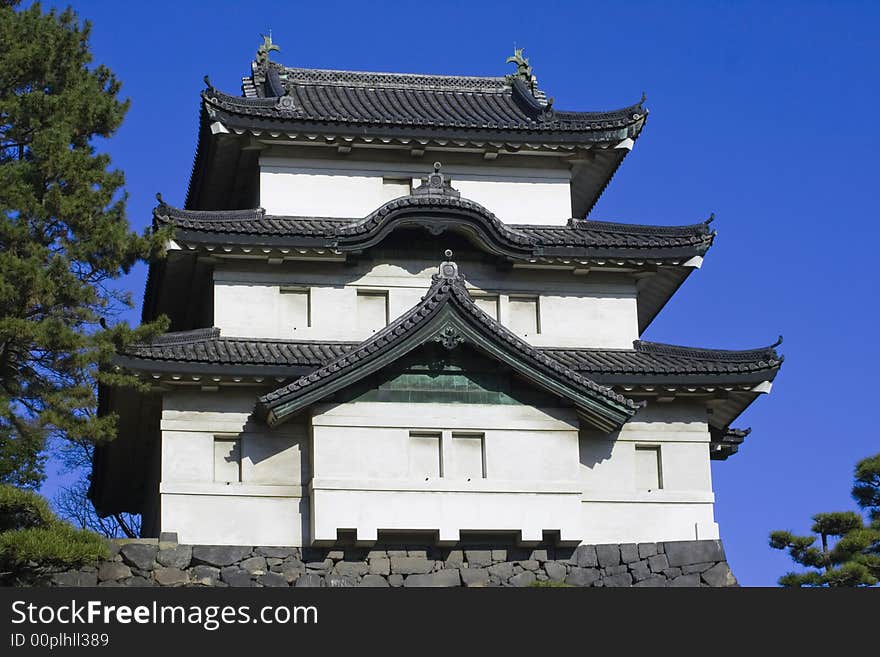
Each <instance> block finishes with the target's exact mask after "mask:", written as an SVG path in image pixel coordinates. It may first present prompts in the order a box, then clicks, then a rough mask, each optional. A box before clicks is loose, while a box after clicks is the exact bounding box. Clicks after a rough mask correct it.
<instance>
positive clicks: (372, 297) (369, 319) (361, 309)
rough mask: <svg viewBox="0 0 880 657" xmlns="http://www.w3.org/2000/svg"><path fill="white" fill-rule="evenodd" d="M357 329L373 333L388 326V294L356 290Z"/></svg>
mask: <svg viewBox="0 0 880 657" xmlns="http://www.w3.org/2000/svg"><path fill="white" fill-rule="evenodd" d="M357 322H358V327H359V328H362V329H369V330H370V331H372V332H373V333H375V332H376V331H378V330H380V329H382V328H384V327H385V326H386V325H387V324H388V293H387V292H384V291H374V290H358V293H357Z"/></svg>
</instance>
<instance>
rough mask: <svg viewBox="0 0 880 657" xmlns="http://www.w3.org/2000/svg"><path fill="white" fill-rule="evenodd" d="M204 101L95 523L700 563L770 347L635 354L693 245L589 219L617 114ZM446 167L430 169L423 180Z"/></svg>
mask: <svg viewBox="0 0 880 657" xmlns="http://www.w3.org/2000/svg"><path fill="white" fill-rule="evenodd" d="M272 50H278V48H277V46H275V45H274V44H272V43H271V40H270V39H266V42H265V43H264V45H263V46H262V47H261V48H260V49H259V51H258V53H257V57H256V61H254V62H253V64H252V72H251V75H249V76H247V77H245V78H244V80H243V84H242V91H243V93H242V94H241V95H240V96H232V95H227V94H225V93H222V92H221V91H219V90H218V89H216V88H214V87H213V86H212V85H211V84H210V82H208V81H207V79H206V83H207V88H206V89H205V90H204V91H203V92H202V101H201V120H200V128H199V136H198V148H197V151H196V156H195V163H194V166H193V170H192V177H191V179H190V182H189V189H188V192H187V196H186V202H185V205H184V207H182V208H177V207H172V206H171V205H168V204H167V203H165V202H164V201H163V200H162V198H161V197H159V204H158V206H157V207H156V208H155V210H154V226H155V227H157V228H158V227H163V226H171V227H172V228H173V238H172V239H171V241H170V242H169V243H168V252H167V256H166V257H165V258H163V259H161V260H157V261H156V262H153V263H152V264H151V265H150V270H149V277H148V281H147V287H146V293H145V298H144V306H143V320H144V321H151V320H154V319H155V318H157V317H159V316H160V315H166V316H167V317H168V318H170V322H171V325H170V329H169V332H168V333H167V334H166V335H163V336H161V337H160V338H158V339H156V340H155V341H154V342H152V343H150V344H145V345H140V346H138V347H136V348H134V349H132V350H130V351H129V352H128V353H127V354H126V355H125V356H124V357H121V358H120V359H119V361H118V365H119V367H122V368H125V369H127V370H129V371H133V372H135V373H137V374H138V375H139V376H141V377H142V379H143V380H144V381H146V382H148V383H149V384H150V385H151V391H150V392H140V391H134V390H128V389H106V390H102V391H101V409H102V411H103V412H115V413H117V414H118V415H119V417H120V432H119V434H120V437H119V438H118V439H117V440H116V441H115V442H113V443H111V444H109V445H107V446H104V447H102V448H100V449H99V450H98V451H97V453H96V457H95V461H94V472H93V477H92V488H91V497H92V499H93V501H94V503H95V505H96V507H97V509H98V511H99V513H101V514H112V513H118V512H133V513H140V514H143V527H142V532H143V534H144V536H158V535H159V533H160V532H176V533H177V534H178V537H179V540H180V541H181V542H183V543H193V544H213V545H266V546H299V547H305V546H318V547H320V546H330V545H339V544H343V543H345V542H346V541H347V542H348V543H347V544H352V543H354V544H358V545H372V544H376V543H379V544H381V543H382V542H384V541H389V540H394V539H395V537H402V536H417V537H420V538H419V540H422V541H425V542H427V543H430V544H434V545H438V546H442V545H454V544H464V543H466V542H467V541H469V540H487V539H486V537H494V540H497V541H498V542H499V543H503V542H507V543H510V544H514V545H537V544H554V545H563V546H565V545H569V546H574V545H578V544H581V543H584V544H602V543H637V542H647V541H655V542H656V541H690V540H700V539H717V538H718V537H719V530H718V525H717V524H716V522H715V517H714V513H713V503H714V499H715V498H714V494H713V491H712V481H711V474H710V460H712V459H716V460H718V459H720V460H723V459H726V458H728V457H729V456H730V455H731V454H734V453H735V452H736V451H737V448H738V447H739V445H740V444H741V443H742V441H743V439H744V437H745V436H746V434H747V433H748V430H740V429H736V428H733V426H732V423H733V422H734V421H735V420H736V418H737V417H738V416H739V415H740V414H741V413H742V412H743V411H744V410H745V409H746V408H747V407H748V406H749V404H751V403H752V402H753V401H754V400H755V399H756V398H757V397H758V396H759V395H761V394H764V393H768V392H769V391H770V386H771V382H772V381H773V379H774V377H775V376H776V374H777V372H778V370H779V367H780V365H781V363H782V357H781V356H780V355H778V354H777V352H776V350H775V348H776V346H777V345H776V344H774V345H772V346H769V347H763V348H758V349H754V350H748V351H729V350H716V349H708V348H702V347H683V346H677V345H670V344H658V343H655V342H646V341H643V340H641V339H640V336H641V335H642V333H643V332H644V331H645V330H646V329H647V328H648V326H649V325H650V324H651V321H652V320H653V319H654V318H655V317H656V316H657V314H658V313H659V312H660V311H661V310H662V309H663V307H664V305H665V304H666V303H667V301H669V299H670V298H671V296H672V295H673V294H674V293H675V292H676V290H678V289H679V287H680V286H681V285H682V283H683V282H684V281H685V279H687V278H688V276H690V275H691V273H693V272H694V271H695V270H697V269H699V267H700V265H701V263H702V261H703V258H704V257H705V256H706V253H707V251H708V250H709V248H710V246H711V245H712V242H713V239H714V237H715V232H714V231H713V230H712V229H711V228H710V225H709V221H705V222H700V223H694V224H691V225H682V226H645V225H637V224H627V223H612V222H606V221H599V220H594V219H593V218H591V217H590V212H591V210H592V208H593V206H594V205H595V203H596V201H597V200H598V199H599V197H600V195H601V194H602V191H603V190H604V189H605V187H606V186H607V185H608V183H609V182H610V180H611V178H612V177H613V175H614V172H615V171H616V170H617V168H618V167H619V166H620V165H621V163H622V162H623V160H624V158H625V157H626V156H627V155H628V154H629V152H630V151H631V150H632V149H633V146H634V144H635V143H636V141H637V140H638V138H639V136H640V134H641V132H642V129H643V128H644V126H645V121H646V119H647V116H648V112H647V109H646V108H645V107H644V99H643V100H642V102H640V103H638V104H636V105H632V106H630V107H626V108H624V109H619V110H614V111H609V112H578V111H568V110H562V109H557V107H556V105H555V103H554V102H553V99H551V98H549V97H547V96H546V95H545V93H544V92H543V91H541V90H540V89H539V88H538V86H537V80H536V78H535V76H534V75H533V74H532V70H531V68H530V66H529V62H528V60H527V59H525V58H524V57H523V55H522V52H521V51H517V52H516V54H515V55H514V57H511V58H510V59H509V60H508V61H509V62H510V63H513V64H515V66H516V69H515V71H512V72H511V73H510V74H509V75H506V76H503V77H463V76H441V75H411V74H399V73H365V72H355V71H335V70H313V69H303V68H290V67H286V66H282V65H280V64H278V63H275V62H273V61H270V59H269V54H270V51H272ZM441 163H442V164H441Z"/></svg>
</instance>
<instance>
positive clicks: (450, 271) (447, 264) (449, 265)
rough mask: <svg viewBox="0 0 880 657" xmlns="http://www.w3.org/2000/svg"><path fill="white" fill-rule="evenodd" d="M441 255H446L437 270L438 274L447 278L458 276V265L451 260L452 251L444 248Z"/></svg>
mask: <svg viewBox="0 0 880 657" xmlns="http://www.w3.org/2000/svg"><path fill="white" fill-rule="evenodd" d="M443 255H445V256H446V260H444V261H443V262H441V263H440V269H439V270H438V272H437V274H438V276H440V278H447V279H456V278H459V274H458V265H457V264H455V262H454V261H453V260H452V251H451V250H450V249H446V251H444V252H443Z"/></svg>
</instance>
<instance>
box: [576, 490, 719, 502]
mask: <svg viewBox="0 0 880 657" xmlns="http://www.w3.org/2000/svg"><path fill="white" fill-rule="evenodd" d="M581 502H585V503H588V502H612V503H620V504H630V503H633V502H639V503H651V504H713V503H714V502H715V494H714V493H712V492H711V491H704V490H651V491H648V490H637V491H607V490H590V489H587V490H585V491H583V493H582V495H581Z"/></svg>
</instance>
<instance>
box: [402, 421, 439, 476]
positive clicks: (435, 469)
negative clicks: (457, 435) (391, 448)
mask: <svg viewBox="0 0 880 657" xmlns="http://www.w3.org/2000/svg"><path fill="white" fill-rule="evenodd" d="M442 441H443V438H442V435H441V433H440V432H439V431H410V432H409V473H410V476H411V477H415V478H418V479H436V478H439V477H442V476H443V453H442V449H441V447H442Z"/></svg>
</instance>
